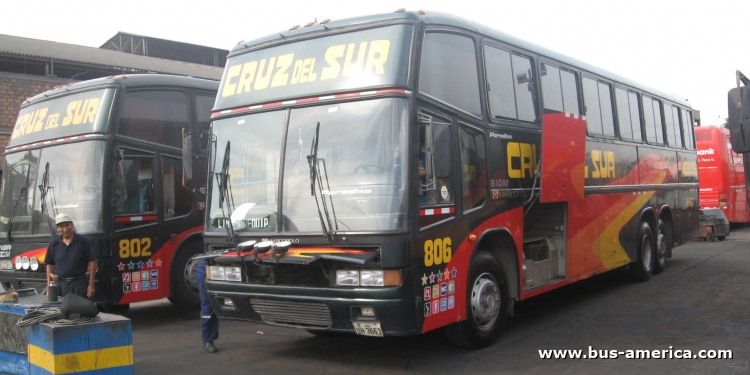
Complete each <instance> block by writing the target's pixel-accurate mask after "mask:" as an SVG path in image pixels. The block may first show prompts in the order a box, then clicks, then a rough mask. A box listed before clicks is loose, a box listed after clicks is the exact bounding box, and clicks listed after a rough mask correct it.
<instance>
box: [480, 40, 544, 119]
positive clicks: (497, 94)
mask: <svg viewBox="0 0 750 375" xmlns="http://www.w3.org/2000/svg"><path fill="white" fill-rule="evenodd" d="M485 59H486V66H487V83H488V88H487V89H488V90H487V91H488V99H489V102H490V114H491V115H492V117H494V118H510V119H517V120H522V121H528V122H533V121H536V106H535V105H534V91H533V89H534V82H533V76H532V71H531V60H530V59H528V58H526V57H523V56H519V55H515V54H511V53H510V52H508V51H504V50H501V49H498V48H495V47H490V46H485Z"/></svg>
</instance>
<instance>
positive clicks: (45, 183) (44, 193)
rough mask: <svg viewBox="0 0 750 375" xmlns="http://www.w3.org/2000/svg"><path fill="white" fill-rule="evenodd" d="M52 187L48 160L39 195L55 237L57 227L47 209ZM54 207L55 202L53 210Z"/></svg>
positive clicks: (51, 231)
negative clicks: (48, 194)
mask: <svg viewBox="0 0 750 375" xmlns="http://www.w3.org/2000/svg"><path fill="white" fill-rule="evenodd" d="M50 189H52V187H50V186H49V162H47V164H46V165H45V166H44V174H43V175H42V184H41V185H39V191H40V194H39V197H40V198H41V200H40V202H39V203H40V205H41V208H42V213H43V214H44V218H45V220H46V221H47V224H48V225H49V231H50V236H52V237H54V236H55V228H54V227H53V226H52V221H51V220H50V217H49V213H48V210H47V192H48V191H49V190H50ZM54 207H55V206H54V202H53V204H52V209H53V210H54Z"/></svg>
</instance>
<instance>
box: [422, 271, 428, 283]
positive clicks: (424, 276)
mask: <svg viewBox="0 0 750 375" xmlns="http://www.w3.org/2000/svg"><path fill="white" fill-rule="evenodd" d="M422 285H427V275H425V274H422Z"/></svg>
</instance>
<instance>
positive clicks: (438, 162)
mask: <svg viewBox="0 0 750 375" xmlns="http://www.w3.org/2000/svg"><path fill="white" fill-rule="evenodd" d="M449 124H450V122H449V121H448V120H446V119H442V118H437V117H435V125H434V126H433V127H432V128H430V126H425V125H422V126H420V127H419V183H420V185H421V188H420V197H419V205H420V206H432V205H439V204H448V203H453V202H454V199H453V189H452V186H451V163H450V161H451V151H450V147H441V146H440V145H450V144H452V143H453V142H452V136H451V129H450V126H449ZM431 129H432V130H431ZM433 130H434V134H433ZM430 139H433V143H434V144H435V148H439V149H440V151H439V152H440V154H441V155H438V152H437V151H435V152H432V153H431V151H430V150H431V147H430Z"/></svg>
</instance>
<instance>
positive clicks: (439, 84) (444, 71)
mask: <svg viewBox="0 0 750 375" xmlns="http://www.w3.org/2000/svg"><path fill="white" fill-rule="evenodd" d="M419 90H420V91H421V92H423V93H425V94H428V95H430V96H432V97H434V98H437V99H440V100H442V101H444V102H446V103H449V104H452V105H454V106H456V107H458V108H461V109H463V110H465V111H467V112H469V113H473V114H475V115H477V116H479V115H481V114H482V110H481V107H480V105H479V78H478V75H477V59H476V51H475V49H474V41H473V40H472V39H471V38H468V37H464V36H459V35H455V34H447V33H427V34H425V39H424V49H423V51H422V66H421V70H420V74H419Z"/></svg>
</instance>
